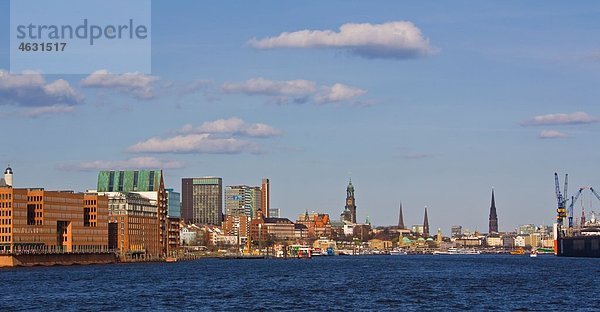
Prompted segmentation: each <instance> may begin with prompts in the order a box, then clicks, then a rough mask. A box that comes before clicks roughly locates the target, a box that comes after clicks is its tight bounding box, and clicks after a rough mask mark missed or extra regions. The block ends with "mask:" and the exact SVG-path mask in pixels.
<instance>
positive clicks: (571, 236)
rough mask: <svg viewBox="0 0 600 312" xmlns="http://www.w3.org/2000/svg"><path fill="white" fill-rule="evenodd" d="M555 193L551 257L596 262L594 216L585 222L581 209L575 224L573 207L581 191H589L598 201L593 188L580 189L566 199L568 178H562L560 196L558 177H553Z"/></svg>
mask: <svg viewBox="0 0 600 312" xmlns="http://www.w3.org/2000/svg"><path fill="white" fill-rule="evenodd" d="M554 182H555V192H556V200H557V204H558V208H557V209H556V213H557V215H556V223H555V224H554V253H555V254H556V255H557V256H563V257H593V258H600V221H599V220H597V219H596V216H595V213H594V212H592V213H591V218H590V219H589V220H586V214H585V210H584V206H583V205H582V208H581V218H580V219H579V222H576V218H575V212H574V209H575V204H576V203H577V200H578V199H579V197H580V195H581V194H582V193H583V192H584V191H586V190H587V191H589V192H590V193H591V194H592V195H593V196H594V197H596V198H597V199H598V200H600V194H598V193H597V192H596V191H595V190H594V188H593V187H591V186H584V187H580V188H579V190H578V191H577V193H575V194H574V195H572V196H571V197H570V198H569V196H568V195H567V194H568V193H567V192H568V175H565V184H564V191H563V192H561V188H560V183H559V179H558V174H557V173H555V174H554Z"/></svg>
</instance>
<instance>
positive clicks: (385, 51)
mask: <svg viewBox="0 0 600 312" xmlns="http://www.w3.org/2000/svg"><path fill="white" fill-rule="evenodd" d="M248 45H250V46H251V47H253V48H256V49H274V48H300V49H306V48H317V49H337V50H344V51H348V52H350V53H352V54H355V55H358V56H361V57H365V58H389V59H409V58H417V57H422V56H427V55H430V54H433V53H435V52H436V51H437V50H436V49H435V48H434V47H432V46H431V45H430V44H429V39H427V38H424V37H423V34H422V33H421V30H420V29H419V28H418V27H417V26H415V24H413V23H412V22H409V21H394V22H387V23H383V24H371V23H347V24H343V25H342V26H340V29H339V31H334V30H329V29H327V30H309V29H305V30H299V31H294V32H283V33H281V34H279V35H278V36H274V37H267V38H262V39H257V38H252V39H250V40H249V41H248Z"/></svg>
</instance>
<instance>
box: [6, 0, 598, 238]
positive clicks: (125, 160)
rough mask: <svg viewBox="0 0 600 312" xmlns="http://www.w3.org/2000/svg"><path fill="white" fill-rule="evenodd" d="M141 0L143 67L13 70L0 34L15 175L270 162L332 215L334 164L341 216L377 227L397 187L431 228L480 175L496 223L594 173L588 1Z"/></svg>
mask: <svg viewBox="0 0 600 312" xmlns="http://www.w3.org/2000/svg"><path fill="white" fill-rule="evenodd" d="M152 5H153V8H152V9H153V13H152V45H153V48H152V49H153V51H152V57H153V61H152V62H153V63H152V67H153V68H152V74H151V75H142V74H131V75H128V76H127V75H112V76H111V75H105V74H104V73H103V72H102V70H103V68H98V71H97V72H95V73H89V74H88V75H44V74H30V75H15V74H10V73H8V69H9V68H8V67H9V60H8V57H9V52H8V50H5V49H2V50H0V123H2V124H3V128H4V129H10V130H11V131H7V133H6V134H5V136H4V144H3V147H4V148H2V149H1V150H0V164H2V165H3V166H6V165H7V164H10V165H11V166H12V168H13V169H14V170H15V181H14V183H15V185H16V186H17V187H45V188H47V189H73V190H77V191H83V190H86V189H92V188H94V186H95V182H96V175H97V173H98V171H102V170H120V169H123V170H135V169H153V170H154V169H163V170H164V175H165V176H164V179H165V185H166V186H167V187H169V188H174V189H175V190H176V191H179V192H181V178H184V177H204V176H218V177H222V178H223V185H257V184H258V183H259V182H260V179H262V178H263V177H269V179H270V182H271V183H270V185H269V187H270V189H269V193H270V200H271V203H270V206H271V207H277V208H280V209H281V214H282V216H283V217H289V218H293V217H294V216H296V215H299V214H301V213H303V212H304V211H305V210H307V209H308V210H310V211H317V212H323V213H329V214H330V216H332V219H337V216H339V213H341V212H342V211H343V209H344V205H345V203H344V188H345V187H346V185H347V181H348V178H349V177H350V176H351V177H352V181H353V184H354V186H355V187H356V205H357V207H358V209H357V221H358V222H359V223H360V222H364V220H365V219H366V217H367V215H368V216H369V217H370V218H371V220H372V222H373V224H375V225H394V223H395V221H389V220H396V218H398V205H399V204H400V202H401V203H402V205H403V218H404V222H405V224H406V226H407V227H409V226H410V225H412V224H418V223H420V221H421V220H423V219H422V218H423V207H425V206H427V208H428V213H429V222H430V225H431V227H430V228H431V231H432V233H433V232H435V230H436V229H437V228H442V230H443V231H444V233H447V231H448V230H449V229H450V227H451V226H452V225H462V226H463V228H464V229H467V228H468V229H471V230H476V229H477V230H479V231H481V232H484V231H485V230H486V229H487V228H488V227H489V208H490V206H489V205H490V198H489V190H490V188H491V187H494V190H495V196H496V197H495V200H496V204H497V209H498V210H497V214H498V216H497V217H498V224H499V231H512V230H513V229H515V228H517V226H518V225H519V224H523V223H534V224H537V225H542V224H545V225H549V224H551V223H552V222H553V220H554V217H555V209H556V203H555V197H554V193H553V191H554V188H553V179H552V178H553V173H554V172H559V173H561V174H564V173H569V177H570V185H571V190H572V191H575V190H576V189H578V188H579V187H580V186H584V185H591V186H597V187H598V188H600V178H599V177H598V176H597V175H595V172H594V170H593V168H595V165H596V159H598V157H597V156H598V154H599V153H600V149H598V148H597V147H595V146H593V144H592V143H593V141H594V138H595V134H596V133H597V131H598V129H599V128H598V120H599V119H598V117H599V116H600V111H599V109H598V108H597V105H596V102H597V99H598V95H599V94H598V92H600V91H598V90H596V89H597V88H595V85H596V84H597V83H598V81H599V78H600V77H598V74H597V72H598V69H599V67H600V62H599V60H600V58H599V57H598V55H599V54H600V46H599V45H598V44H597V43H595V42H593V40H590V39H589V38H594V35H595V33H594V29H595V28H596V27H598V26H600V25H599V24H600V21H598V20H597V18H596V17H597V16H598V13H599V11H600V6H599V5H597V4H590V5H589V6H588V7H587V8H585V10H584V9H583V8H574V7H572V6H569V5H568V4H566V3H561V2H543V5H542V2H529V3H521V2H516V1H514V2H503V3H477V4H473V3H471V2H466V1H457V2H455V3H454V5H453V6H452V7H442V6H437V5H434V4H422V3H419V4H411V3H397V2H391V1H390V2H381V3H380V4H379V5H378V6H377V7H376V8H375V7H373V6H371V5H369V3H367V2H352V3H347V2H343V1H331V2H327V3H322V2H317V1H309V2H303V3H301V4H292V3H286V4H281V3H277V2H269V3H268V4H267V3H265V4H263V5H262V6H261V5H253V4H246V3H244V4H238V3H233V2H221V3H205V2H193V1H180V2H177V3H167V2H163V1H153V2H152ZM8 6H9V2H8V1H6V0H0V16H1V17H2V18H0V20H2V21H6V23H5V26H6V25H8V16H9V11H10V10H9V9H8ZM266 6H268V7H269V10H265V7H266ZM273 12H277V14H273ZM173 16H177V17H178V18H177V19H173ZM217 17H218V18H217ZM370 31H380V32H381V33H382V34H383V36H384V37H383V38H382V39H381V40H383V42H384V44H382V42H379V41H377V40H375V39H373V37H372V36H370V35H369V34H372V33H370ZM399 31H402V32H403V33H404V34H408V35H405V37H402V35H397V33H398V32H399ZM307 33H311V34H313V35H314V36H315V38H316V39H315V40H316V41H314V42H313V41H306V42H305V44H301V43H300V41H301V40H300V39H302V38H304V37H303V36H305V35H306V34H307ZM364 33H367V35H364ZM385 36H388V37H385ZM8 39H9V36H8V27H0V42H2V46H9V44H8ZM400 39H404V40H400ZM32 70H35V69H32ZM27 94H30V95H31V94H33V96H27ZM157 116H160V118H157ZM25 143H27V144H25ZM570 193H571V192H570ZM298 194H307V195H310V196H298ZM290 199H294V200H293V201H291V200H290ZM597 206H598V203H597V202H594V203H593V204H591V207H586V209H585V210H586V211H587V212H589V211H592V210H597V208H594V207H597Z"/></svg>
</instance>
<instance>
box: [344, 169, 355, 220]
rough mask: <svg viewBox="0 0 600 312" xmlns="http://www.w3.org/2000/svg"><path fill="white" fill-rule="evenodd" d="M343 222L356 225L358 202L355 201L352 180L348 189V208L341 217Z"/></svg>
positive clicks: (345, 208)
mask: <svg viewBox="0 0 600 312" xmlns="http://www.w3.org/2000/svg"><path fill="white" fill-rule="evenodd" d="M341 217H342V221H347V222H351V223H356V202H355V199H354V185H352V179H350V182H348V187H346V206H345V207H344V212H343V213H342V215H341Z"/></svg>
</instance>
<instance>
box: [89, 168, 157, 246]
mask: <svg viewBox="0 0 600 312" xmlns="http://www.w3.org/2000/svg"><path fill="white" fill-rule="evenodd" d="M97 192H98V193H100V194H105V195H107V196H108V197H109V199H110V197H113V196H120V194H123V193H125V194H126V193H136V194H138V195H140V196H142V197H144V198H146V199H148V200H149V202H150V203H151V205H153V207H154V208H153V209H155V211H156V212H155V213H156V218H157V223H156V227H157V229H156V231H157V235H155V236H153V237H156V238H157V239H158V244H159V245H160V246H161V253H160V254H155V253H153V254H152V256H158V257H161V256H164V255H165V254H166V253H167V250H168V220H167V194H166V191H165V183H164V178H163V173H162V170H120V171H115V170H110V171H100V173H98V188H97ZM147 209H150V208H147ZM113 211H114V210H113ZM109 216H110V215H109ZM113 226H114V225H113ZM120 230H121V229H120V228H119V231H120ZM113 237H114V235H113Z"/></svg>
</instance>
